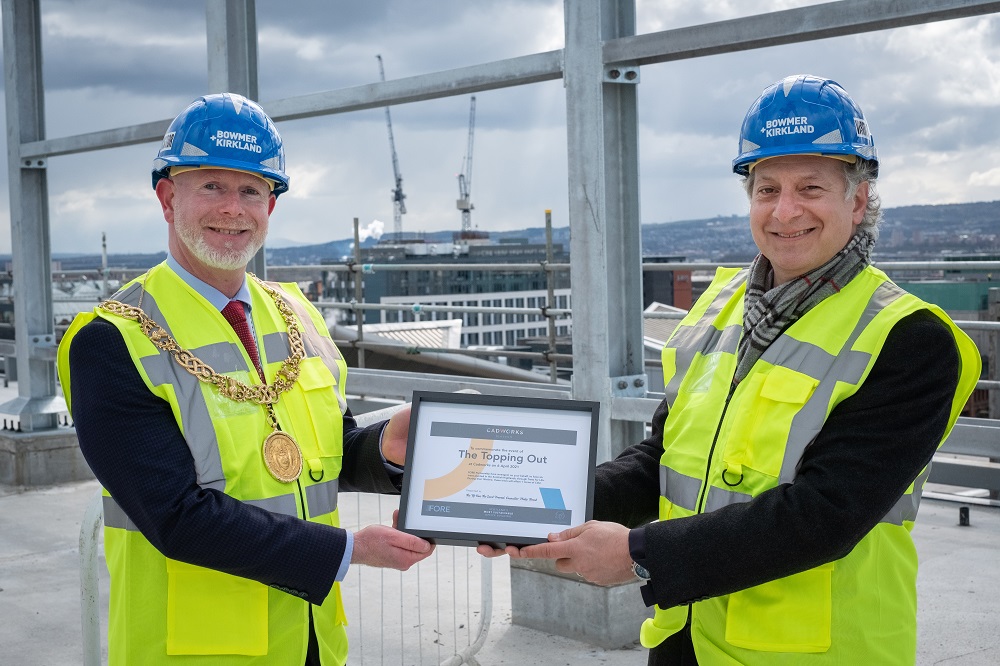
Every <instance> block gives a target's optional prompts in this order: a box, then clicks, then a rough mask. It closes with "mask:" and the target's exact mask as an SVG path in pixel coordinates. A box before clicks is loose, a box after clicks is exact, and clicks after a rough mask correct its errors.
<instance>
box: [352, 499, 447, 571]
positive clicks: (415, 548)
mask: <svg viewBox="0 0 1000 666" xmlns="http://www.w3.org/2000/svg"><path fill="white" fill-rule="evenodd" d="M398 515H399V512H398V511H393V512H392V527H389V526H387V525H369V526H368V527H366V528H364V529H363V530H361V531H359V532H355V533H354V552H353V553H352V554H351V564H367V565H368V566H370V567H383V568H387V569H399V570H400V571H406V570H407V569H409V568H410V567H412V566H413V565H414V564H416V563H417V562H419V561H420V560H423V559H425V558H427V557H429V556H430V554H431V553H433V552H434V544H432V543H429V542H427V541H424V540H423V539H421V538H420V537H415V536H413V535H412V534H407V533H405V532H400V531H399V530H397V529H396V522H397V516H398Z"/></svg>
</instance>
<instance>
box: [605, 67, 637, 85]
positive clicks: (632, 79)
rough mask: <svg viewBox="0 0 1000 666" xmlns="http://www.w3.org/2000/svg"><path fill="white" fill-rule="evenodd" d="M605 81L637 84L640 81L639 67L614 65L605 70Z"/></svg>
mask: <svg viewBox="0 0 1000 666" xmlns="http://www.w3.org/2000/svg"><path fill="white" fill-rule="evenodd" d="M604 83H629V84H632V85H635V84H637V83H639V68H638V67H622V66H620V65H612V66H611V67H608V68H607V69H605V70H604Z"/></svg>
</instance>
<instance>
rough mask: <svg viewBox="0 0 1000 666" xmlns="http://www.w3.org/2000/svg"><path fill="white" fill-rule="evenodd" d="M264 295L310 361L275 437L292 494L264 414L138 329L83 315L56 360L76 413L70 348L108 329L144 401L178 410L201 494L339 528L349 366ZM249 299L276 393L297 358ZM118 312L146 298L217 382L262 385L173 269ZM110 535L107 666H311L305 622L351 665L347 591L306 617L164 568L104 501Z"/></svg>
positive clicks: (325, 649) (286, 601) (160, 270)
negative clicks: (272, 452)
mask: <svg viewBox="0 0 1000 666" xmlns="http://www.w3.org/2000/svg"><path fill="white" fill-rule="evenodd" d="M269 285H270V286H271V287H272V288H274V289H275V290H277V291H278V293H280V294H281V295H282V296H283V297H284V298H285V300H286V302H287V303H288V304H289V306H290V307H291V309H292V311H293V312H294V313H295V316H296V319H297V320H298V322H299V326H300V328H301V330H302V338H303V342H304V346H305V352H306V358H304V359H303V360H302V362H301V364H300V366H299V368H300V374H299V378H298V381H296V382H295V385H294V387H293V388H292V389H290V390H289V391H286V392H285V393H282V394H281V397H280V399H279V400H278V402H277V404H276V405H275V413H276V416H277V419H278V423H279V424H280V425H281V428H282V429H283V430H284V431H286V432H288V433H290V434H291V435H292V437H294V438H295V441H296V442H297V443H298V445H299V447H300V449H301V451H302V456H303V460H304V466H303V467H304V469H303V472H302V475H301V476H300V477H299V479H298V481H296V482H293V483H282V482H280V481H277V480H275V479H274V478H273V477H272V476H271V475H270V474H269V473H268V471H267V469H266V468H265V466H264V463H263V459H262V455H261V445H262V444H263V442H264V439H265V437H266V436H267V435H268V434H269V433H270V432H271V428H270V427H269V425H268V423H267V419H266V417H265V410H264V409H263V408H262V407H260V406H258V405H255V404H253V403H248V402H235V401H233V400H229V399H228V398H224V397H222V396H221V395H219V393H218V390H217V389H216V388H215V387H214V386H212V385H210V384H206V383H203V382H200V381H198V379H196V378H195V377H194V376H193V375H191V374H189V373H188V372H187V371H186V370H184V369H183V368H182V367H181V366H180V365H178V364H177V363H176V362H175V361H174V359H173V358H172V357H171V356H170V355H169V354H168V353H167V352H163V351H160V350H159V349H157V348H156V347H155V346H154V345H153V344H152V343H151V342H150V341H149V339H148V338H147V337H146V335H144V334H143V333H142V331H141V330H140V329H139V325H138V323H136V322H134V321H130V320H128V319H124V318H122V317H118V316H115V315H112V314H109V313H107V312H105V311H103V310H100V309H95V310H94V311H93V312H87V313H82V314H80V315H78V316H77V318H76V319H75V320H74V321H73V324H72V325H71V326H70V328H69V330H68V331H67V332H66V335H65V337H64V338H63V340H62V342H61V344H60V347H59V355H58V367H59V377H60V381H61V382H62V386H63V389H64V393H65V395H66V399H67V402H69V401H70V399H71V396H72V390H71V385H70V381H71V377H70V368H69V360H68V359H69V349H70V346H71V345H72V343H73V337H74V336H75V334H76V333H77V332H78V331H79V330H80V328H82V327H83V326H84V325H86V324H87V323H88V322H90V321H91V320H93V319H94V317H102V318H103V319H106V320H107V321H109V322H111V323H112V324H114V325H115V326H116V327H117V328H118V330H119V331H121V334H122V337H123V338H124V340H125V344H126V345H127V346H128V349H129V353H130V355H131V356H132V360H133V362H134V363H135V367H136V370H138V372H139V374H140V375H141V376H142V379H143V381H144V382H145V383H146V386H147V387H149V390H150V391H152V392H153V393H154V394H155V395H157V396H159V397H160V398H162V399H163V400H165V401H167V402H168V403H169V404H170V407H171V409H172V410H173V413H174V416H175V418H176V419H177V425H178V426H179V427H180V429H181V432H182V433H184V438H185V439H186V440H187V445H188V447H189V448H190V449H191V456H192V458H193V460H194V466H195V471H196V473H197V482H198V484H199V485H200V486H201V487H202V488H214V489H217V490H220V491H222V492H224V493H226V494H227V495H230V496H231V497H234V498H236V499H238V500H241V501H243V502H246V503H247V504H252V505H254V506H258V507H261V508H264V509H267V510H268V511H271V512H274V513H278V514H284V515H290V516H296V517H298V518H301V519H304V520H309V521H312V522H316V523H321V524H324V525H332V526H335V527H336V526H338V525H339V516H338V512H337V487H338V480H337V477H338V476H339V474H340V470H341V458H342V455H343V413H344V410H345V399H344V381H345V380H346V377H347V366H346V364H345V363H344V361H343V358H342V357H341V355H340V352H339V350H338V349H337V347H336V345H335V344H334V343H333V340H332V339H331V338H330V334H329V332H328V330H327V328H326V325H325V323H324V321H323V318H322V317H321V316H320V314H319V313H318V312H317V311H316V309H315V308H314V307H313V306H312V305H310V304H309V302H308V301H307V300H306V298H305V296H303V295H302V292H301V291H299V289H298V287H297V286H295V285H294V284H278V283H269ZM249 287H250V293H251V297H252V305H253V307H252V317H253V325H254V329H255V331H256V333H257V339H258V340H259V341H260V348H259V354H260V360H261V364H262V365H263V368H264V373H265V375H266V377H267V379H268V382H272V381H273V380H274V375H275V372H276V371H277V370H278V369H279V368H280V367H281V362H282V361H283V360H285V359H286V358H287V357H288V356H289V353H290V351H289V344H288V334H287V332H286V325H285V322H284V320H283V319H282V317H281V315H280V313H279V312H278V309H277V307H276V306H275V305H274V301H273V300H272V299H271V297H270V296H268V295H267V293H266V292H264V291H263V290H262V289H261V288H260V287H259V286H258V285H257V284H256V283H255V282H254V281H252V280H251V281H249ZM114 298H115V299H117V300H119V301H122V302H123V303H127V304H129V305H140V298H141V307H142V309H143V310H144V311H145V312H146V314H147V315H149V316H150V317H151V318H152V319H153V320H154V321H156V322H157V323H158V324H159V325H161V326H162V327H163V328H165V329H166V330H167V331H168V332H169V333H170V334H171V335H172V336H173V337H174V339H175V340H177V342H178V344H179V345H180V346H181V347H183V348H184V349H187V350H189V351H191V353H193V354H194V355H195V356H196V357H198V358H199V359H201V360H202V361H204V362H205V363H207V364H208V365H210V366H211V367H212V368H213V369H214V370H215V371H216V372H219V373H222V374H226V375H230V376H233V377H236V378H237V379H239V380H240V381H243V382H246V383H248V384H256V383H259V381H260V380H259V379H258V377H257V373H256V370H254V369H253V365H252V363H251V361H250V359H249V357H248V356H247V353H246V350H245V349H244V348H243V345H242V344H241V343H240V340H239V338H238V337H237V335H236V333H235V332H234V331H233V329H232V327H231V326H230V325H229V324H228V322H227V321H226V320H225V319H224V318H223V316H222V314H221V313H220V312H219V311H218V310H216V309H215V308H214V307H213V306H212V305H211V304H210V303H209V302H208V301H206V300H205V299H204V298H202V297H201V296H199V295H198V294H197V293H196V292H195V291H194V290H193V289H192V288H191V287H190V286H188V285H187V284H186V283H185V282H184V281H183V280H182V279H181V278H180V277H179V276H178V275H177V274H176V273H174V272H173V271H172V270H170V268H169V267H167V266H166V264H160V265H159V266H156V267H154V268H153V269H151V270H150V271H149V272H148V273H147V274H145V275H144V276H141V277H139V278H137V279H136V280H134V281H133V282H131V283H129V284H128V285H126V286H125V287H123V288H122V290H121V291H119V292H118V293H117V294H115V296H114ZM109 399H113V396H109ZM122 427H127V424H122ZM136 436H138V437H141V436H142V433H137V435H136ZM104 523H105V530H104V539H105V553H106V559H107V563H108V570H109V571H110V574H111V593H110V614H109V623H108V624H109V626H108V663H109V664H110V665H112V666H114V665H127V666H132V665H134V664H143V666H148V665H150V664H152V665H156V664H186V665H196V664H211V665H212V666H243V665H245V664H302V663H304V662H305V656H306V649H307V643H308V634H309V613H310V610H311V612H312V614H313V619H314V623H315V631H316V635H317V638H318V642H319V646H320V653H321V658H322V663H323V664H324V666H332V665H341V664H344V663H345V662H346V660H347V636H346V632H345V630H344V625H345V624H346V618H345V617H344V611H343V605H342V603H341V599H340V589H339V584H334V589H333V590H332V591H331V592H330V594H329V595H328V596H327V598H326V600H325V601H324V603H323V604H322V605H321V606H311V605H310V604H309V603H308V602H306V601H305V600H303V599H300V598H298V597H297V596H293V595H292V593H293V592H294V591H291V590H289V591H281V590H279V589H275V588H270V587H268V586H266V585H263V584H261V583H259V582H257V581H253V580H249V579H246V578H240V577H237V576H232V575H229V574H225V573H222V572H219V571H215V570H212V569H207V568H202V567H197V566H194V565H191V564H186V563H183V562H178V561H175V560H171V559H168V558H166V557H164V556H163V555H162V554H160V552H159V551H157V550H156V549H155V548H154V547H153V546H152V545H151V544H150V543H149V541H147V540H146V538H145V537H143V535H142V534H141V533H140V532H139V531H138V530H137V529H136V527H135V526H134V525H133V524H132V523H131V522H130V521H129V519H128V517H127V516H126V515H125V514H124V512H122V510H121V509H120V508H119V507H118V505H117V504H116V503H115V501H114V499H113V498H112V497H110V496H109V495H108V493H107V491H105V492H104ZM248 556H252V555H248ZM333 564H335V563H331V565H333Z"/></svg>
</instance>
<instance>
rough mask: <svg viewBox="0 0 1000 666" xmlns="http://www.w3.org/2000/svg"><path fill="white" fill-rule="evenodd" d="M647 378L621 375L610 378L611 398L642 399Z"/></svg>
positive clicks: (642, 375)
mask: <svg viewBox="0 0 1000 666" xmlns="http://www.w3.org/2000/svg"><path fill="white" fill-rule="evenodd" d="M648 381H649V377H647V376H646V375H645V374H641V375H623V376H621V377H612V378H611V396H612V397H614V398H644V397H646V384H647V383H648Z"/></svg>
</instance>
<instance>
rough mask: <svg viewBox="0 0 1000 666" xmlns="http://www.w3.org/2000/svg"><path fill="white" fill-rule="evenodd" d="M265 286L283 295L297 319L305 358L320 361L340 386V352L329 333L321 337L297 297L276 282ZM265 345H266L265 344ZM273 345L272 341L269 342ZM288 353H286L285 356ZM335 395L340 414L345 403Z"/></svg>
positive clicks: (341, 397) (344, 407) (338, 395)
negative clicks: (313, 357)
mask: <svg viewBox="0 0 1000 666" xmlns="http://www.w3.org/2000/svg"><path fill="white" fill-rule="evenodd" d="M267 285H268V286H269V287H271V288H272V289H275V290H276V291H280V292H281V293H282V294H284V295H285V302H286V303H288V305H289V307H291V308H292V311H293V312H294V313H295V315H296V316H297V317H298V318H299V322H301V324H302V342H303V344H304V346H305V349H306V356H307V357H308V356H316V357H318V358H320V359H322V361H323V364H324V365H325V366H326V367H327V368H329V370H330V372H331V373H332V374H333V378H334V380H335V381H336V382H337V386H338V387H339V386H340V385H341V377H340V365H338V363H337V362H338V361H340V360H341V359H342V358H343V357H342V356H341V355H340V350H339V349H337V345H336V344H334V342H333V339H331V338H330V337H329V335H330V333H329V331H323V333H326V335H323V333H321V332H320V331H319V330H318V329H317V328H316V324H315V322H313V318H312V317H311V316H310V315H309V311H308V310H306V308H305V306H304V305H303V304H302V303H301V302H300V301H299V299H298V297H297V296H295V295H293V294H289V293H288V292H287V291H285V290H284V289H283V288H282V287H281V285H280V284H278V283H277V282H268V283H267ZM265 344H266V343H265ZM271 344H272V345H273V344H274V343H273V341H272V342H271ZM287 345H288V342H287V339H286V341H285V346H286V348H287ZM287 353H288V352H286V354H287ZM335 393H336V394H337V402H338V403H339V404H340V411H341V413H343V412H346V411H347V401H346V400H344V398H343V396H342V395H341V392H340V391H339V390H337V391H335Z"/></svg>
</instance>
